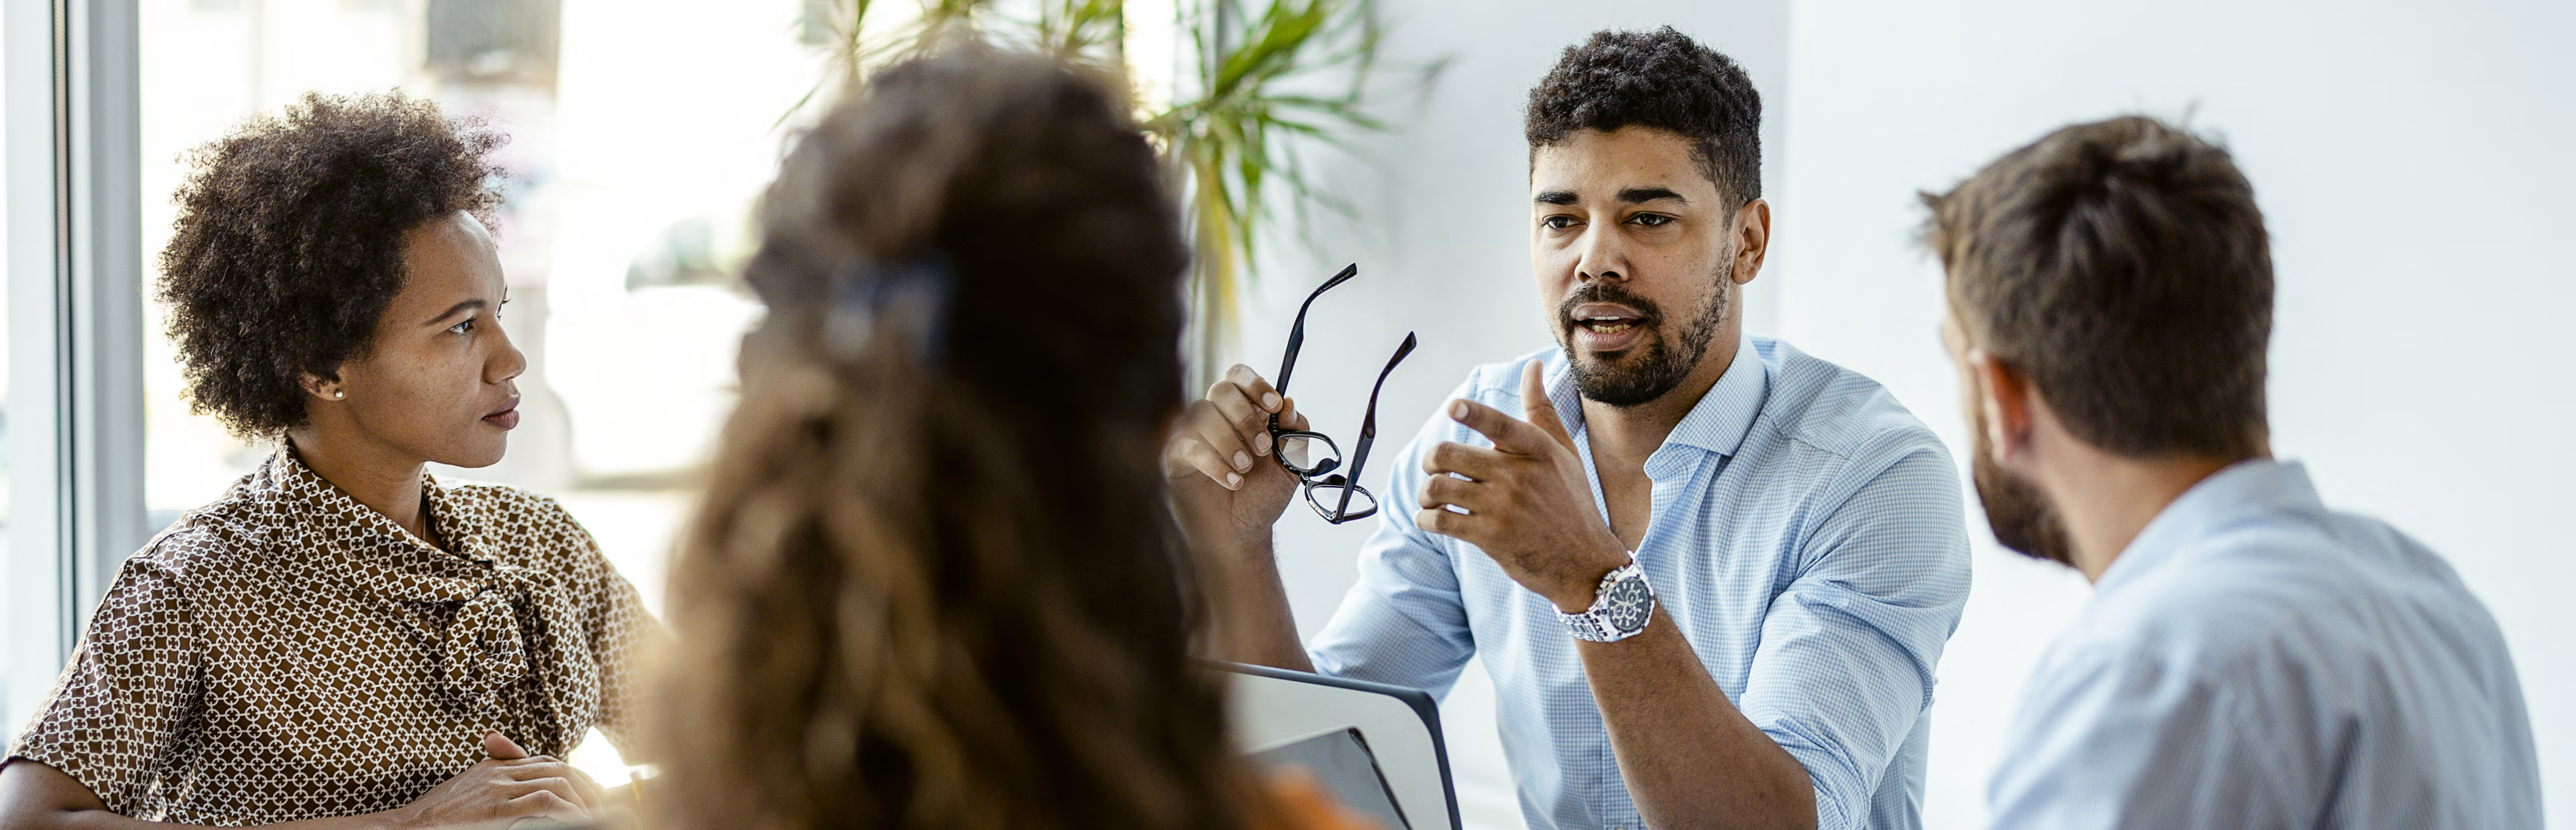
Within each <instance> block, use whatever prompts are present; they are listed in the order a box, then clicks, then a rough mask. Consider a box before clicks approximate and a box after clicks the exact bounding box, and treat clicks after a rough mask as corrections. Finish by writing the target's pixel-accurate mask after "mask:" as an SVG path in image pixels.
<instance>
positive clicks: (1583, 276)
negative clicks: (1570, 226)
mask: <svg viewBox="0 0 2576 830" xmlns="http://www.w3.org/2000/svg"><path fill="white" fill-rule="evenodd" d="M1620 254H1621V252H1620V250H1619V235H1618V234H1617V233H1613V232H1610V231H1606V230H1602V229H1601V225H1600V224H1598V223H1595V224H1594V225H1593V226H1592V227H1591V228H1590V229H1587V230H1585V231H1584V232H1583V258H1582V259H1580V260H1577V261H1576V262H1575V263H1574V278H1575V279H1576V280H1578V281H1581V282H1617V281H1624V280H1626V279H1627V277H1626V276H1625V273H1626V271H1627V264H1626V263H1624V262H1621V261H1620Z"/></svg>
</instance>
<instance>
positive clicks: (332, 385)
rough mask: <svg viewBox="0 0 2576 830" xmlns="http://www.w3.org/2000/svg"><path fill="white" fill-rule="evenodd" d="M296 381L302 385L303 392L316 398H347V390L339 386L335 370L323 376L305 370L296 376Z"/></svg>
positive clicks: (339, 399)
mask: <svg viewBox="0 0 2576 830" xmlns="http://www.w3.org/2000/svg"><path fill="white" fill-rule="evenodd" d="M296 383H297V384H298V385H300V386H303V387H304V393H305V394H307V395H312V396H313V397H316V398H321V399H323V400H326V401H342V400H348V399H349V390H347V389H345V388H342V387H341V386H340V378H339V375H338V373H336V372H335V373H333V374H332V376H330V377H323V376H321V375H316V374H314V373H312V372H305V373H302V374H301V375H299V376H297V378H296Z"/></svg>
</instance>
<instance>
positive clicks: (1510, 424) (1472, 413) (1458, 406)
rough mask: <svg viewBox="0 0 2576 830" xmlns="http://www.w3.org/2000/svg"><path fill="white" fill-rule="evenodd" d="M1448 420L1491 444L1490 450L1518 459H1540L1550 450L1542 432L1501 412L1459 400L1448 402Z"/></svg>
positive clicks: (1546, 436) (1463, 399)
mask: <svg viewBox="0 0 2576 830" xmlns="http://www.w3.org/2000/svg"><path fill="white" fill-rule="evenodd" d="M1449 417H1450V418H1452V419H1455V420H1456V421H1457V422H1458V423H1461V424H1465V425H1466V426H1467V428H1468V429H1472V430H1475V431H1476V432H1477V433H1479V434H1481V435H1483V436H1485V438H1486V439H1488V440H1491V441H1493V442H1494V448H1495V449H1498V450H1502V451H1504V452H1508V453H1514V454H1518V455H1542V454H1545V453H1546V452H1548V451H1549V450H1550V449H1552V447H1553V445H1552V444H1551V443H1550V442H1552V441H1553V440H1555V439H1552V438H1549V437H1548V434H1547V433H1545V432H1540V431H1539V429H1538V428H1537V427H1534V426H1530V425H1529V422H1528V421H1523V420H1521V419H1519V418H1514V417H1512V416H1509V415H1505V414H1503V412H1502V410H1499V409H1495V408H1493V407H1490V406H1486V405H1484V404H1481V403H1477V402H1475V401H1471V400H1467V399H1465V398H1460V399H1458V400H1455V401H1451V402H1449Z"/></svg>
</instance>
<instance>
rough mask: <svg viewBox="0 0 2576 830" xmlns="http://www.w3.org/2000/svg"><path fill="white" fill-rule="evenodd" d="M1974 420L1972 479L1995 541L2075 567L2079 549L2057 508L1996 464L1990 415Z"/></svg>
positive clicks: (1970, 468)
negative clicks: (1989, 434)
mask: <svg viewBox="0 0 2576 830" xmlns="http://www.w3.org/2000/svg"><path fill="white" fill-rule="evenodd" d="M1974 420H1975V421H1976V423H1975V424H1973V425H1971V426H1972V428H1973V429H1975V430H1976V433H1977V436H1976V441H1975V443H1976V447H1975V448H1974V458H1973V459H1972V460H1970V461H1969V462H1968V471H1969V477H1970V478H1971V479H1972V480H1974V481H1975V482H1976V485H1977V501H1978V502H1980V503H1982V504H1983V505H1984V506H1985V508H1986V526H1987V527H1988V528H1991V529H1993V530H1994V533H1995V541H1997V542H2002V543H2003V546H2004V547H2007V548H2011V549H2012V550H2013V552H2014V553H2018V554H2021V555H2023V556H2027V557H2030V558H2032V559H2045V560H2048V561H2050V562H2055V563H2057V564H2060V565H2065V566H2067V567H2070V568H2071V567H2074V566H2075V547H2074V544H2073V543H2072V540H2070V539H2069V538H2067V535H2066V524H2065V523H2064V522H2061V521H2058V518H2057V509H2056V508H2054V507H2051V506H2049V503H2048V496H2047V495H2046V494H2043V493H2041V492H2040V491H2039V488H2038V487H2037V486H2034V485H2032V484H2031V483H2030V482H2028V481H2024V480H2022V479H2021V478H2020V477H2018V476H2015V475H2013V474H2012V473H2011V472H2008V471H2006V470H2005V469H2004V468H2003V466H2002V465H1999V464H1996V463H1995V454H1994V445H1993V444H1991V443H1989V442H1988V441H1987V440H1986V413H1985V412H1984V411H1982V410H1981V411H1978V412H1977V413H1976V417H1975V418H1974Z"/></svg>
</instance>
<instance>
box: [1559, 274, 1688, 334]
mask: <svg viewBox="0 0 2576 830" xmlns="http://www.w3.org/2000/svg"><path fill="white" fill-rule="evenodd" d="M1584 303H1616V304H1619V305H1624V306H1627V307H1629V308H1633V309H1636V310H1637V314H1638V317H1637V322H1636V325H1640V326H1646V327H1648V328H1652V327H1654V326H1655V325H1656V324H1658V323H1662V322H1663V321H1664V309H1663V307H1662V306H1659V305H1656V304H1655V301H1653V300H1649V299H1646V298H1645V297H1643V296H1639V295H1638V294H1636V293H1635V292H1631V291H1629V290H1628V289H1625V288H1620V287H1618V286H1616V285H1611V284H1608V283H1599V282H1594V283H1585V284H1583V285H1579V286H1575V288H1574V290H1573V291H1569V292H1566V294H1565V300H1564V301H1562V302H1559V303H1557V304H1556V324H1557V326H1558V327H1559V328H1566V329H1571V328H1574V327H1575V326H1576V325H1579V324H1581V323H1582V321H1580V320H1576V319H1574V308H1575V306H1579V305H1582V304H1584Z"/></svg>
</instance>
